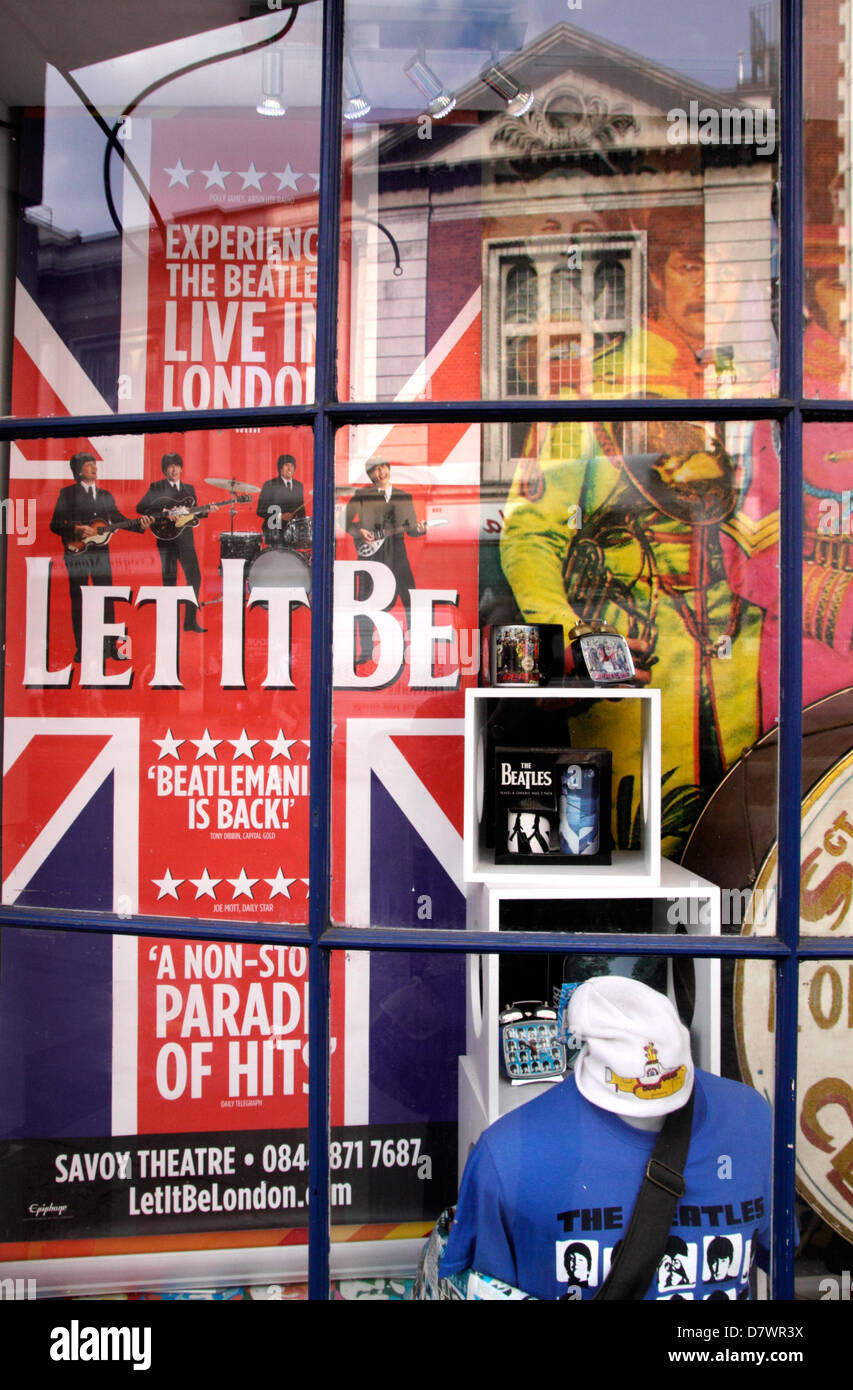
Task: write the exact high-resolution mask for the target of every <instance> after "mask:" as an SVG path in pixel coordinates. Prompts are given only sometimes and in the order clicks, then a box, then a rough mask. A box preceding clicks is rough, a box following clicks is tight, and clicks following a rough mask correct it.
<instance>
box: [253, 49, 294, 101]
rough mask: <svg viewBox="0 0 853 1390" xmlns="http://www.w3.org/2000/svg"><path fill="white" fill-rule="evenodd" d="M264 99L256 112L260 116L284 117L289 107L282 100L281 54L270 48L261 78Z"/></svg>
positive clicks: (265, 56)
mask: <svg viewBox="0 0 853 1390" xmlns="http://www.w3.org/2000/svg"><path fill="white" fill-rule="evenodd" d="M261 90H262V92H263V97H262V99H261V100H260V101H259V102H258V104H257V106H256V107H255V110H256V111H257V113H258V115H259V116H283V115H284V114H285V112H286V111H287V107H286V106H285V105H284V103H283V101H282V100H281V93H282V84H281V53H280V52H279V50H278V49H277V48H269V49H267V51H266V53H265V54H264V57H263V68H262V77H261Z"/></svg>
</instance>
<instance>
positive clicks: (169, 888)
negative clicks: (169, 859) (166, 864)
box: [151, 869, 184, 902]
mask: <svg viewBox="0 0 853 1390" xmlns="http://www.w3.org/2000/svg"><path fill="white" fill-rule="evenodd" d="M151 882H152V883H156V885H157V887H158V888H159V889H160V892H159V893H158V894H157V901H158V902H159V901H160V899H161V898H175V899H177V896H178V888H179V887H180V885H181V884H182V883H183V882H184V880H183V879H182V878H173V877H172V872H171V869H167V870H166V872H165V874H164V875H163V877H162V878H152V880H151Z"/></svg>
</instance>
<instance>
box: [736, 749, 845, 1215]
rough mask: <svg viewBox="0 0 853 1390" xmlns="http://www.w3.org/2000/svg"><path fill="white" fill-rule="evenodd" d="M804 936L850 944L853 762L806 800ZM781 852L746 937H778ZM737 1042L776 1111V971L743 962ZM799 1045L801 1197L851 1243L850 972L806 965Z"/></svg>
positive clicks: (834, 964)
mask: <svg viewBox="0 0 853 1390" xmlns="http://www.w3.org/2000/svg"><path fill="white" fill-rule="evenodd" d="M801 845H802V852H801V870H800V922H801V930H802V931H803V932H806V933H808V935H810V936H824V937H839V936H850V935H851V934H853V752H851V753H848V754H847V755H846V756H845V757H843V758H841V759H840V760H839V761H838V762H837V763H836V764H835V766H834V767H832V768H831V769H830V771H829V772H828V773H826V775H825V776H824V777H822V778H821V780H820V781H819V782H818V783H817V785H816V786H814V787H813V788H812V789H811V790H810V791H809V792H808V793H807V795H806V796H805V797H804V798H803V809H802V838H801ZM776 881H777V877H776V846H775V844H774V846H773V848H772V850H771V851H770V853H769V854H768V856H767V858H766V859H765V861H764V863H763V864H762V866H761V869H760V871H759V874H758V877H757V878H756V880H755V885H754V888H753V895H752V917H753V920H752V922H748V923H746V924H745V925H744V928H743V933H744V935H756V936H772V935H773V934H774V932H775V930H776ZM734 1018H735V1033H736V1038H737V1049H738V1057H739V1060H740V1066H741V1071H742V1072H743V1075H744V1079H745V1080H746V1081H748V1082H749V1083H750V1085H752V1086H754V1087H755V1088H756V1090H758V1091H761V1092H762V1093H763V1094H764V1095H766V1096H767V1098H768V1100H770V1101H771V1102H772V1099H773V1060H774V1056H773V1053H774V1042H775V1031H776V1029H775V978H774V969H773V964H772V962H770V961H763V960H750V961H739V962H738V964H737V968H736V970H735V994H734ZM798 1018H799V1033H798V1042H797V1099H798V1133H797V1158H796V1167H797V1187H798V1188H799V1191H800V1193H801V1195H802V1196H803V1197H804V1198H805V1199H806V1201H807V1202H808V1203H809V1205H810V1206H812V1207H814V1209H815V1210H816V1211H818V1212H820V1214H821V1216H822V1217H823V1218H824V1220H826V1221H828V1222H829V1224H830V1226H832V1227H833V1228H834V1229H835V1230H836V1231H838V1232H839V1234H840V1235H842V1236H844V1238H845V1239H846V1240H851V1241H853V1085H851V1084H850V1083H851V1081H853V1065H851V1063H853V962H851V961H847V960H844V961H841V960H839V961H819V960H818V961H814V960H813V961H803V962H801V964H800V975H799V1001H798Z"/></svg>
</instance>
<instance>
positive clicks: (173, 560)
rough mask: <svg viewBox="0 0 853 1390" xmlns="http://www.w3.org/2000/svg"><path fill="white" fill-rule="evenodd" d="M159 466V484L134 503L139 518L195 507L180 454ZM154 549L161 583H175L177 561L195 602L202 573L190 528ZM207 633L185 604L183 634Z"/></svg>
mask: <svg viewBox="0 0 853 1390" xmlns="http://www.w3.org/2000/svg"><path fill="white" fill-rule="evenodd" d="M160 467H161V469H162V470H163V474H164V476H163V480H162V482H157V483H152V484H151V486H150V488H149V489H148V491H147V492H146V494H145V496H144V497H143V498H142V499H141V501H139V502H137V504H136V510H137V511H138V512H139V513H140V514H141V515H142V516H148V517H151V518H152V519H153V518H154V517H158V516H161V515H162V513H164V512H168V511H170V510H171V509H172V508H173V507H196V506H198V502H197V500H196V495H195V488H194V487H193V486H192V484H190V483H185V482H184V481H183V476H182V475H183V471H184V461H183V459H182V458H181V456H180V454H164V455H163V457H162V459H161V461H160ZM199 514H200V515H201V516H206V515H207V511H206V510H205V509H202V511H201V512H200V513H199ZM157 549H158V551H159V552H160V567H161V569H162V571H163V583H164V584H165V585H167V586H169V587H171V586H172V585H175V584H177V582H178V561H180V563H181V569H182V570H183V572H184V577H185V579H186V581H187V583H188V584H189V585H190V586H191V588H192V590H193V592H194V593H195V596H196V600H197V601H198V596H199V591H200V589H201V570H200V568H199V563H198V557H197V555H196V553H195V541H194V540H193V533H192V527H191V526H185V527H183V528H182V529H181V530H180V531H179V533H178V535H177V536H176V537H175V539H174V540H163V541H161V540H158V541H157ZM206 630H207V629H206V628H203V627H201V625H200V624H199V621H198V619H197V617H196V610H195V609H194V608H192V607H191V606H190V604H187V605H186V609H185V612H184V632H205V631H206Z"/></svg>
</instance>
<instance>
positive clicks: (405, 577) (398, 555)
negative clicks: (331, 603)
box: [346, 458, 426, 666]
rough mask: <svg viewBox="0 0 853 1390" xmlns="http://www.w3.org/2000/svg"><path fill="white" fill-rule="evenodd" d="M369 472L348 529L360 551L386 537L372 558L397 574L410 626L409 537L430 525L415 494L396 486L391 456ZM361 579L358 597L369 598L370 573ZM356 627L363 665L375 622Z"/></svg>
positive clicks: (349, 507)
mask: <svg viewBox="0 0 853 1390" xmlns="http://www.w3.org/2000/svg"><path fill="white" fill-rule="evenodd" d="M365 471H366V473H367V476H368V478H369V479H370V482H369V484H368V485H367V486H366V487H361V488H359V489H358V491H357V492H356V493H355V495H354V496H353V497H352V498H351V499H350V501H349V502H348V503H347V510H346V529H347V531H348V533H349V535H350V536H352V539H353V543H354V545H355V547H356V550H358V547H359V546H360V545H364V544H368V545H369V544H372V543H373V542H374V541H376V540H379V539H381V538H383V537H384V539H382V544H381V545H380V547H379V549H378V550H377V551H376V552H375V554H373V555H371V556H370V559H371V560H373V561H380V562H381V563H382V564H383V565H387V566H388V568H389V570H390V571H391V573H392V574H393V576H394V580H395V584H396V589H395V593H394V602H396V600H397V599H398V598H399V599H400V602H401V603H402V605H403V612H404V613H405V615H406V626H407V627H408V626H409V625H410V615H411V601H410V599H409V592H410V590H411V589H414V587H415V579H414V575H413V574H412V567H411V565H410V563H409V556H408V553H407V551H406V537H407V536H422V535H423V534H424V532H425V531H426V526H425V525H424V523H423V522H422V521H418V519H417V517H416V516H415V507H414V503H413V501H412V495H411V493H410V492H404V491H403V489H402V488H398V487H393V486H392V484H391V466H390V464H389V463H388V461H387V459H383V458H373V459H371V460H370V462H369V463H368V464H367V465H366V469H365ZM357 578H358V586H359V588H358V594H357V597H359V598H363V597H367V593H363V592H362V587H363V586H365V585H369V584H370V583H371V581H370V579H369V578H368V576H367V575H366V574H365V575H358V577H357ZM367 592H369V589H368V591H367ZM356 626H357V629H358V644H359V649H358V652H357V653H356V662H355V664H356V665H357V666H359V665H361V664H362V663H363V662H366V661H370V660H371V659H372V651H373V625H372V623H371V622H370V620H369V619H368V618H361V619H360V620H359V621H358V622H357V624H356Z"/></svg>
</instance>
